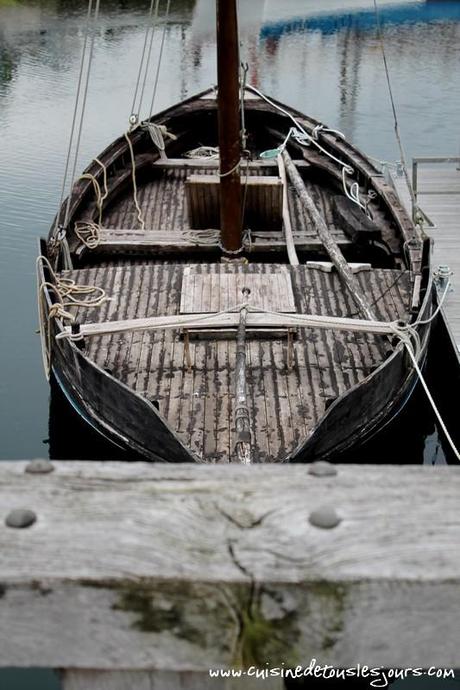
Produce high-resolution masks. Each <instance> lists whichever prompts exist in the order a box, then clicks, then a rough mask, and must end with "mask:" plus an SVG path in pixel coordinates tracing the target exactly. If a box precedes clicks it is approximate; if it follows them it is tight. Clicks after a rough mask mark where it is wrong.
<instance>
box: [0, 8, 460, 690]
mask: <svg viewBox="0 0 460 690" xmlns="http://www.w3.org/2000/svg"><path fill="white" fill-rule="evenodd" d="M380 4H381V19H382V21H383V22H384V27H385V41H386V49H387V54H388V60H389V65H390V70H391V77H392V82H393V88H394V93H395V99H396V102H397V106H398V114H399V119H400V127H401V132H402V136H403V139H404V142H405V146H406V149H407V155H408V157H410V156H412V155H457V154H458V150H459V135H460V132H459V127H458V125H459V120H458V114H459V112H460V77H459V74H460V69H459V68H460V58H459V44H460V40H459V39H460V3H459V2H452V1H450V2H424V1H413V2H394V1H393V2H386V3H384V2H383V0H381V2H380ZM147 5H148V2H147V1H146V2H144V3H141V2H133V1H132V0H120V1H119V2H114V1H113V0H101V17H100V22H99V26H98V28H97V34H96V41H95V51H94V63H93V71H92V78H91V82H90V87H89V94H88V108H87V114H86V120H85V128H84V133H83V139H82V146H81V155H80V159H79V166H78V168H79V169H80V170H81V169H82V168H83V167H84V166H85V165H86V164H87V162H88V161H89V160H90V159H91V158H92V157H93V156H94V155H96V154H97V153H98V152H100V151H101V150H102V149H103V148H104V147H105V146H106V145H107V144H108V143H109V142H110V141H111V140H113V139H114V138H115V137H116V136H118V135H119V134H120V133H121V132H122V131H124V130H125V129H126V128H127V123H128V117H129V115H130V111H131V101H132V97H133V90H134V82H135V79H136V75H137V69H138V63H139V58H140V52H141V49H142V42H143V35H144V33H143V32H144V28H143V27H144V23H145V18H146V11H147ZM213 6H214V1H213V0H196V1H195V0H172V2H171V14H170V18H169V22H168V27H167V35H166V44H165V52H164V57H163V62H162V68H161V73H160V80H159V88H158V92H157V97H156V102H155V109H157V110H159V109H161V108H163V107H166V106H168V105H171V104H173V103H174V102H176V101H178V100H180V99H182V98H184V97H185V96H188V95H192V94H193V93H194V92H196V91H199V90H201V89H203V88H207V87H208V86H209V85H211V84H213V83H215V80H216V77H215V71H216V69H215V44H214V17H213ZM240 9H241V13H242V15H243V17H242V22H241V25H242V29H243V30H242V56H243V58H244V59H246V60H247V61H248V62H249V65H250V68H249V79H250V81H251V82H252V83H253V84H254V85H256V86H258V87H259V88H261V89H263V90H264V91H266V92H267V93H268V94H271V95H273V96H275V97H276V98H278V99H279V100H281V101H284V102H286V103H288V104H290V105H292V106H295V107H296V108H298V109H299V110H301V111H303V112H305V113H308V114H310V115H312V116H313V117H315V118H317V119H319V120H321V121H323V122H325V123H327V124H328V125H330V126H332V127H336V128H339V129H341V130H342V131H343V132H344V133H345V135H346V136H347V137H349V138H350V139H351V140H352V141H353V142H354V143H355V144H356V145H358V146H359V147H360V148H362V149H363V150H365V151H366V152H367V153H369V154H370V155H372V156H375V157H377V158H380V159H385V160H388V161H390V162H394V161H396V160H397V159H398V158H399V154H398V150H397V146H396V142H395V139H394V133H393V122H392V117H391V109H390V104H389V100H388V94H387V90H386V83H385V76H384V72H383V67H382V59H381V53H380V49H379V44H378V41H377V39H376V35H375V17H374V14H373V11H372V2H371V1H370V0H348V1H347V0H343V1H342V2H340V0H322V1H321V2H319V1H316V2H313V1H312V0H283V1H282V2H281V1H280V0H266V1H264V0H240ZM85 12H86V6H85V4H84V3H83V2H80V1H79V0H76V1H70V0H49V1H47V0H41V1H40V0H37V1H30V2H20V1H17V0H0V305H1V306H0V313H1V324H0V348H1V352H0V355H1V357H0V362H1V376H0V420H1V422H0V423H1V433H0V444H1V445H0V457H1V458H24V457H34V456H43V455H46V454H47V453H48V448H47V445H44V441H46V440H47V439H48V437H49V431H48V410H49V389H48V385H47V383H46V382H45V379H44V376H43V371H42V366H41V357H40V351H39V342H38V337H37V335H36V334H35V329H36V323H37V318H36V301H35V300H36V298H35V276H34V260H35V256H36V253H37V239H38V238H39V237H40V236H41V235H45V234H46V233H47V230H48V226H49V225H50V222H51V220H52V217H53V215H54V213H55V211H56V207H57V204H58V200H59V194H60V186H61V183H62V175H63V171H64V163H65V151H66V146H67V141H68V133H69V128H70V123H71V118H72V110H73V102H74V96H75V88H76V80H77V75H78V69H79V61H80V55H81V49H82V44H83V40H84V32H83V26H84V16H85ZM157 38H158V39H159V34H158V35H157ZM158 49H159V40H156V42H155V46H154V57H155V55H157V54H158ZM149 87H150V85H149ZM147 100H149V99H147ZM447 352H448V345H447V341H446V339H445V334H444V333H443V331H442V330H441V331H440V332H439V333H438V337H437V339H436V344H435V346H434V350H433V352H432V354H431V365H430V372H431V373H430V374H429V376H430V382H431V384H432V385H433V387H434V388H435V390H436V393H437V395H438V396H440V397H441V398H442V406H443V411H444V412H445V414H446V415H447V416H449V411H452V409H453V407H454V405H453V398H452V400H451V399H450V396H451V394H450V393H449V391H451V389H452V387H453V385H455V384H457V383H458V382H457V380H456V379H454V373H453V370H452V368H451V365H450V363H449V361H448V358H446V353H447ZM446 381H448V385H447V384H446V383H444V382H446ZM58 407H60V406H59V405H58ZM72 430H73V426H72V423H71V420H69V419H67V418H66V417H64V418H62V417H61V416H60V415H56V416H55V417H54V419H53V428H52V440H53V443H54V450H55V453H54V454H59V453H61V455H63V456H64V455H65V454H67V455H69V456H72V454H73V455H75V456H78V455H80V456H82V455H83V453H84V448H83V447H80V446H79V445H77V443H76V441H75V439H76V438H77V437H79V434H78V431H76V432H75V433H73V432H72ZM80 441H81V436H80ZM56 444H57V445H56ZM91 444H92V442H91ZM91 444H90V446H89V448H90V449H93V450H94V449H95V448H96V446H93V445H91ZM83 445H85V443H83ZM86 447H87V448H88V444H87V443H86ZM97 452H98V453H99V452H100V453H101V454H102V453H103V449H97ZM366 453H367V459H368V460H373V459H375V460H376V461H386V462H391V461H395V460H398V459H399V458H401V459H404V460H405V461H408V462H423V461H424V462H428V463H429V462H434V461H438V462H444V461H445V459H444V453H443V451H442V449H441V448H440V446H439V442H438V437H437V433H436V428H435V425H434V423H433V418H432V415H431V413H430V411H429V410H428V408H427V406H426V403H425V400H424V397H423V395H421V394H418V395H416V397H415V398H414V404H413V405H412V406H411V408H410V409H409V410H408V411H406V412H405V413H404V417H403V418H402V420H400V422H399V427H397V428H396V431H395V430H394V428H390V429H389V430H388V431H386V432H385V434H384V436H383V437H382V440H381V442H380V441H379V442H378V443H377V444H374V445H373V446H370V447H369V448H368V449H366ZM24 673H25V675H21V676H18V675H11V674H10V675H8V674H6V673H5V672H2V673H0V690H3V689H5V690H6V689H8V690H14V689H15V688H29V687H30V688H32V687H33V688H34V690H43V689H44V688H46V689H47V690H51V689H52V688H53V687H54V684H53V681H52V680H51V676H49V675H46V674H45V675H44V676H39V675H34V676H33V680H31V676H29V677H28V676H27V672H24Z"/></svg>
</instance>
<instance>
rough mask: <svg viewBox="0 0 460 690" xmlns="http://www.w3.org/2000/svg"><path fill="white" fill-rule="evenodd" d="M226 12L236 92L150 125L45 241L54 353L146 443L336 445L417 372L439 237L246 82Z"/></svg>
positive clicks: (45, 297)
mask: <svg viewBox="0 0 460 690" xmlns="http://www.w3.org/2000/svg"><path fill="white" fill-rule="evenodd" d="M218 10H219V12H220V25H219V24H218V26H220V28H219V30H218V39H219V42H218V45H219V51H218V52H219V61H218V63H219V88H218V91H217V92H216V90H214V89H211V90H209V91H206V92H204V93H201V94H198V95H197V96H195V97H193V98H190V99H188V100H186V101H184V102H182V103H180V104H179V105H176V106H174V107H172V108H169V109H167V110H165V111H164V112H161V113H159V114H158V115H156V116H155V117H154V118H152V119H151V120H149V121H148V122H144V123H141V125H138V124H137V123H134V122H133V127H132V128H131V130H130V132H129V133H128V134H126V135H124V136H122V137H120V138H119V139H118V140H117V141H115V142H114V143H113V144H111V145H110V146H109V147H108V148H107V149H106V150H105V151H104V152H103V153H102V154H101V155H99V156H98V158H97V159H94V161H93V162H92V163H91V164H90V165H89V167H88V168H87V170H86V171H85V174H84V175H83V176H82V177H81V178H80V179H79V180H78V181H77V182H76V183H75V185H74V186H73V189H72V192H71V195H70V197H69V200H68V202H65V203H64V204H63V206H62V208H61V209H60V211H59V213H58V216H57V219H56V222H55V223H54V224H53V227H52V229H51V231H50V234H49V237H48V239H47V241H46V242H45V241H42V247H41V252H42V258H40V259H39V261H38V278H39V284H40V289H39V295H40V313H41V333H42V341H43V345H44V353H45V360H46V363H47V365H48V368H49V372H50V375H51V376H52V377H53V378H55V379H56V381H57V383H58V384H59V386H60V387H61V388H62V390H63V391H64V393H65V395H66V396H67V398H68V399H69V401H70V402H71V404H72V405H73V406H74V407H75V408H76V409H77V410H78V412H79V413H80V414H81V415H82V417H83V418H84V419H86V420H87V422H88V423H89V424H90V425H91V426H93V427H94V428H95V429H97V430H98V431H99V432H100V433H101V434H103V435H104V436H105V437H107V438H108V439H109V440H110V441H112V442H113V443H115V444H117V445H119V446H121V447H123V448H125V449H128V450H130V451H131V452H132V453H133V456H134V455H135V456H140V457H143V458H146V459H149V460H153V461H156V460H159V461H167V462H182V461H196V462H205V463H206V462H207V463H215V462H245V463H249V462H289V461H292V462H308V461H312V460H317V459H326V458H331V457H332V458H336V457H338V455H339V454H340V453H341V452H342V451H345V450H349V449H353V448H354V447H356V446H358V445H359V444H360V443H362V442H363V441H364V440H365V439H367V438H369V437H370V435H372V434H374V433H375V432H377V431H378V430H379V429H381V428H382V427H383V426H384V425H385V424H387V423H388V422H389V420H391V419H392V418H393V417H394V416H395V415H396V414H397V413H398V411H399V410H400V409H401V407H402V406H403V405H404V404H405V402H406V401H407V399H408V398H409V396H410V394H411V391H412V390H413V388H414V386H415V384H416V382H417V373H416V371H415V368H414V361H416V362H417V363H418V365H419V366H422V365H423V361H424V358H425V353H426V349H427V345H428V341H429V333H430V323H429V318H430V315H431V313H432V283H431V275H430V266H429V264H430V244H429V241H428V240H427V239H426V238H425V237H424V236H423V233H421V231H420V229H419V228H418V227H416V226H415V225H414V224H413V222H412V220H411V219H410V218H409V216H408V215H407V214H406V212H405V210H404V209H403V207H402V205H401V204H400V201H399V199H398V197H397V195H396V194H395V192H394V190H393V188H392V187H391V186H390V185H389V184H388V183H387V182H386V181H385V177H384V175H382V174H381V173H380V172H379V171H378V170H377V169H376V168H375V167H374V165H373V164H371V162H370V161H369V159H367V158H366V157H365V156H364V155H362V154H361V153H360V152H359V151H357V150H356V149H355V148H354V147H353V146H352V145H350V144H349V143H347V142H346V141H345V140H344V139H343V137H342V136H341V135H340V133H338V132H335V131H333V130H328V129H326V128H324V127H323V126H322V125H321V124H320V123H318V122H317V121H315V120H313V119H312V118H310V117H307V116H305V115H303V114H301V113H298V112H296V111H295V110H293V109H292V108H289V107H288V106H285V105H282V104H280V103H278V102H277V101H275V100H272V99H270V98H267V97H266V96H265V95H264V94H261V93H260V92H259V91H257V90H256V89H254V88H252V87H249V86H247V87H245V88H241V90H240V85H239V82H238V58H237V51H236V47H235V46H236V40H235V36H236V28H235V23H236V21H235V8H234V3H232V2H223V0H222V2H218ZM232 12H233V14H232ZM222 75H225V78H224V77H223V76H222ZM242 92H244V98H242V97H241V93H242ZM239 103H241V109H242V110H243V111H244V128H245V131H244V144H243V145H242V144H241V136H240V127H241V122H240V115H241V112H239V110H240V108H239ZM203 147H208V148H207V149H206V151H207V152H208V153H209V151H210V150H211V151H215V150H217V147H219V149H218V150H219V152H220V155H219V157H203V155H202V154H203V151H204V149H203ZM198 154H200V155H198ZM261 155H262V157H261ZM82 286H83V287H82ZM84 286H89V288H88V287H87V288H85V287H84ZM107 298H108V299H107ZM74 300H76V303H75V301H74ZM87 300H89V301H87ZM409 341H410V342H409ZM411 343H412V345H411ZM411 347H412V350H411V352H412V353H413V354H412V356H411V353H410V352H409V350H410V349H411Z"/></svg>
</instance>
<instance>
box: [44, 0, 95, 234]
mask: <svg viewBox="0 0 460 690" xmlns="http://www.w3.org/2000/svg"><path fill="white" fill-rule="evenodd" d="M92 7H93V0H88V11H87V14H86V28H85V38H84V41H83V49H82V53H81V60H80V71H79V75H78V84H77V93H76V96H75V105H74V109H73V115H72V125H71V128H70V138H69V146H68V149H67V157H66V162H65V168H64V177H63V180H62V187H61V196H60V199H59V207H58V212H57V214H56V221H55V225H54V230H53V234H55V233H56V231H57V227H58V223H59V217H60V211H61V207H62V202H63V201H64V194H65V187H66V182H67V175H68V173H69V165H70V157H71V154H72V144H73V138H74V134H75V125H76V123H77V112H78V104H79V102H80V92H81V85H82V81H83V67H84V62H85V56H86V47H87V44H88V34H89V27H90V23H91V11H92Z"/></svg>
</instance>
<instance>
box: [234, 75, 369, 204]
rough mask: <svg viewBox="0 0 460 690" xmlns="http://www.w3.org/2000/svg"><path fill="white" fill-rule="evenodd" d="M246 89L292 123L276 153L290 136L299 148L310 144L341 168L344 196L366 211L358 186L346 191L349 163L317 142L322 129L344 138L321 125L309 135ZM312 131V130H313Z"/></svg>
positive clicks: (295, 122)
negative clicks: (314, 132) (314, 133)
mask: <svg viewBox="0 0 460 690" xmlns="http://www.w3.org/2000/svg"><path fill="white" fill-rule="evenodd" d="M247 88H248V89H249V90H250V91H253V92H254V93H255V94H257V95H258V96H259V97H260V98H262V99H263V100H264V101H266V102H267V103H268V104H269V105H271V106H272V107H273V108H275V109H276V110H278V111H279V112H280V113H283V115H286V117H288V118H289V119H290V120H291V121H292V122H293V123H294V125H295V126H294V127H291V129H290V130H289V132H288V134H287V136H286V138H285V140H284V141H283V143H282V144H281V145H280V146H279V147H278V151H279V152H280V153H281V151H282V150H283V148H284V147H285V146H286V144H287V142H288V141H289V138H290V137H291V136H292V137H293V138H294V139H295V140H296V141H297V143H298V144H300V145H301V146H309V145H310V144H313V145H314V146H315V147H316V148H317V149H318V150H319V151H321V153H324V155H326V156H328V158H330V159H331V160H333V161H335V162H336V163H338V164H339V165H340V166H341V168H342V183H343V189H344V192H345V194H346V196H347V197H348V198H349V199H350V200H351V201H353V202H354V203H355V204H357V205H358V206H359V207H360V208H362V209H363V211H366V210H367V208H366V204H363V203H362V202H361V201H360V198H359V185H358V183H357V182H354V183H353V185H352V186H351V188H350V189H348V187H347V184H346V179H345V175H353V174H354V172H355V171H354V169H353V168H352V166H351V165H350V164H349V163H344V161H342V160H341V159H340V158H337V156H334V155H333V154H332V153H330V152H329V151H327V150H326V149H325V148H324V147H323V146H321V144H320V143H319V141H318V133H319V132H320V131H321V130H322V129H324V130H325V131H330V132H334V133H335V134H337V135H338V136H341V137H342V138H345V137H344V135H343V134H342V132H339V131H338V130H327V129H326V128H324V127H323V125H317V126H316V127H315V130H316V136H313V134H309V133H308V132H307V131H306V130H305V129H304V128H303V127H302V125H301V124H300V123H299V121H298V120H297V119H296V118H295V117H294V115H292V114H291V113H290V112H288V111H287V110H285V109H284V108H282V107H281V106H280V105H277V104H276V103H274V102H273V101H272V100H271V99H270V98H268V96H266V95H265V94H263V93H262V91H259V89H256V88H255V87H254V86H252V85H249V84H248V86H247ZM313 131H314V130H313Z"/></svg>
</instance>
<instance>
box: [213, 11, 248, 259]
mask: <svg viewBox="0 0 460 690" xmlns="http://www.w3.org/2000/svg"><path fill="white" fill-rule="evenodd" d="M217 80H218V99H217V104H218V128H219V152H220V173H221V175H223V176H222V177H221V178H220V228H221V242H222V247H223V250H224V253H225V252H227V253H228V254H229V255H231V253H232V252H237V251H238V250H239V249H240V247H241V230H242V227H241V226H242V222H241V184H240V171H239V162H240V155H241V152H240V118H239V51H238V21H237V12H236V0H217Z"/></svg>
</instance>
